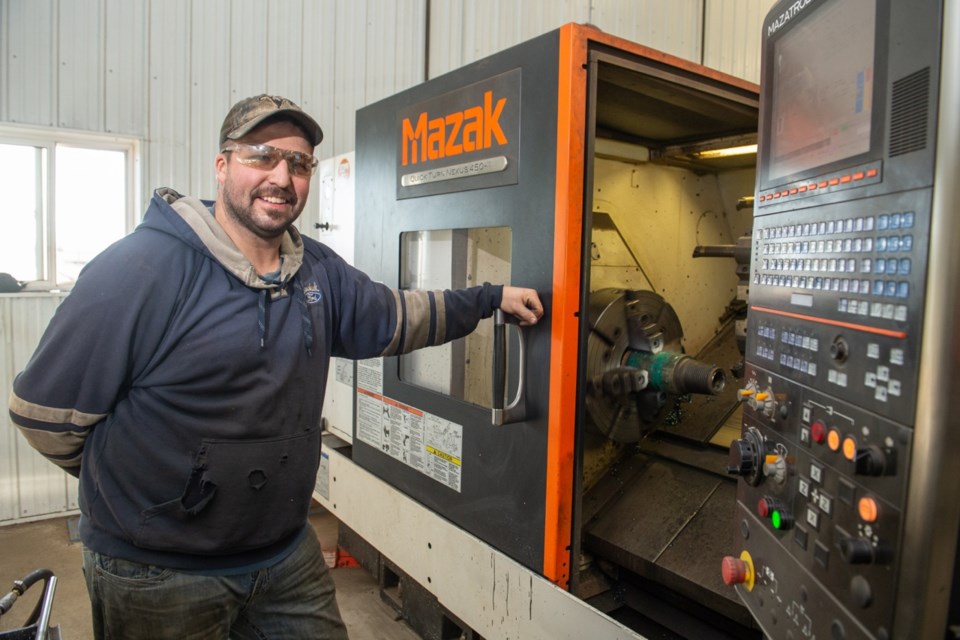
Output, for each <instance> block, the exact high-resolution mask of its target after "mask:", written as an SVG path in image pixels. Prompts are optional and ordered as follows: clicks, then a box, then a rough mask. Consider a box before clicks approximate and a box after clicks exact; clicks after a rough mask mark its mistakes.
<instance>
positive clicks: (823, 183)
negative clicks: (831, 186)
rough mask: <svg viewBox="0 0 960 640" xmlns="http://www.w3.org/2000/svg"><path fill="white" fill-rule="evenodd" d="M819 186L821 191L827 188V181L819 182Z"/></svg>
mask: <svg viewBox="0 0 960 640" xmlns="http://www.w3.org/2000/svg"><path fill="white" fill-rule="evenodd" d="M819 186H820V188H821V189H823V188H824V187H826V186H827V181H826V180H821V181H820V185H819Z"/></svg>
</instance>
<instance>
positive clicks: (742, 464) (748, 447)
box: [727, 439, 759, 476]
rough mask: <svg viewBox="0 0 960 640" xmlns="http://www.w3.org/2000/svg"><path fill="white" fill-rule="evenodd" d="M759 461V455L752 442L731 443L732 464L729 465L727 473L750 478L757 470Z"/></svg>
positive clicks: (736, 441) (730, 459)
mask: <svg viewBox="0 0 960 640" xmlns="http://www.w3.org/2000/svg"><path fill="white" fill-rule="evenodd" d="M758 461H759V455H758V454H757V450H756V448H755V447H754V446H753V443H752V442H749V441H747V440H746V439H744V440H734V441H733V442H731V443H730V457H729V463H730V464H729V465H727V473H729V474H731V475H739V476H748V475H750V474H752V473H753V472H754V471H755V470H756V469H757V463H758Z"/></svg>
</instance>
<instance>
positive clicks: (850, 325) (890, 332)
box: [750, 307, 907, 340]
mask: <svg viewBox="0 0 960 640" xmlns="http://www.w3.org/2000/svg"><path fill="white" fill-rule="evenodd" d="M750 310H751V311H756V312H758V313H769V314H772V315H775V316H784V317H786V318H795V319H797V320H809V321H810V322H816V323H817V324H829V325H831V326H834V327H843V328H844V329H854V330H856V331H863V332H865V333H873V334H876V335H878V336H887V337H888V338H899V339H900V340H905V339H906V338H907V332H906V331H898V330H896V329H881V328H880V327H870V326H868V325H865V324H858V323H856V322H843V321H842V320H830V319H828V318H818V317H817V316H808V315H806V314H803V313H793V312H792V311H781V310H779V309H768V308H767V307H750Z"/></svg>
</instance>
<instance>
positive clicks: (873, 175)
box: [867, 169, 879, 178]
mask: <svg viewBox="0 0 960 640" xmlns="http://www.w3.org/2000/svg"><path fill="white" fill-rule="evenodd" d="M877 173H879V171H877V170H876V169H867V177H868V178H876V177H877Z"/></svg>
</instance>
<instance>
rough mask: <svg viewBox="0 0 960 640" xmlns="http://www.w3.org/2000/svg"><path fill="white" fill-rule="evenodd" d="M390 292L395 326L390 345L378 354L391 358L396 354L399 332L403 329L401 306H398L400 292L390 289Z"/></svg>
mask: <svg viewBox="0 0 960 640" xmlns="http://www.w3.org/2000/svg"><path fill="white" fill-rule="evenodd" d="M390 292H391V293H393V307H394V313H395V314H396V316H397V326H396V327H395V328H394V330H393V338H391V340H390V344H388V345H387V347H386V348H385V349H384V350H383V351H381V352H380V355H381V356H392V355H394V354H396V352H397V347H399V345H400V334H401V330H402V329H403V306H402V305H401V304H400V293H401V292H400V291H398V290H397V289H391V290H390Z"/></svg>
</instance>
